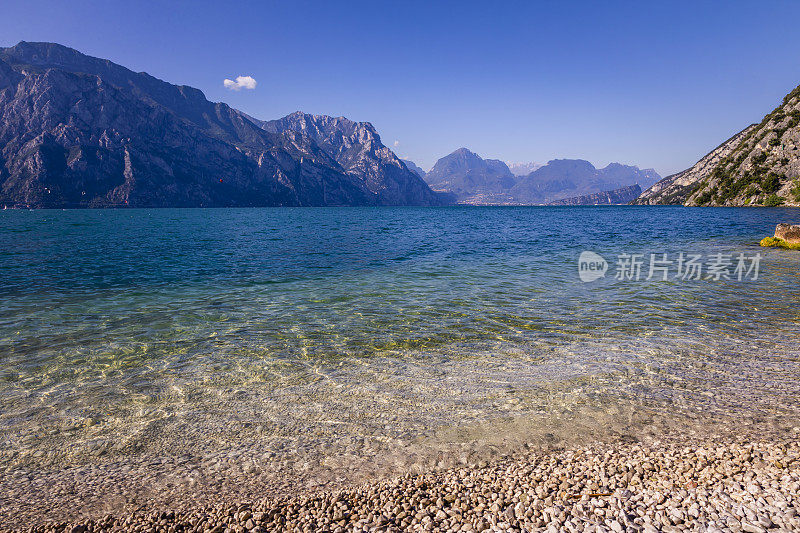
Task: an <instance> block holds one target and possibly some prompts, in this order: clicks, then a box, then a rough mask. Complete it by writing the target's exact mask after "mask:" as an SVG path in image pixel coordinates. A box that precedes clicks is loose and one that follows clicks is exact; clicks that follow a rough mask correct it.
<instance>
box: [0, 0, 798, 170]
mask: <svg viewBox="0 0 800 533" xmlns="http://www.w3.org/2000/svg"><path fill="white" fill-rule="evenodd" d="M2 13H3V16H2V18H0V46H10V45H13V44H16V43H17V42H18V41H20V40H27V41H54V42H59V43H61V44H65V45H68V46H71V47H73V48H77V49H78V50H80V51H82V52H85V53H88V54H90V55H95V56H99V57H104V58H108V59H111V60H112V61H115V62H117V63H120V64H122V65H125V66H127V67H129V68H131V69H133V70H136V71H146V72H149V73H150V74H152V75H154V76H157V77H159V78H162V79H164V80H167V81H170V82H173V83H179V84H186V85H191V86H194V87H198V88H200V89H202V90H203V91H204V92H205V94H206V96H207V97H208V98H209V99H211V100H215V101H224V102H227V103H228V104H230V105H232V106H234V107H237V108H239V109H242V110H243V111H245V112H247V113H250V114H251V115H254V116H256V117H258V118H263V119H269V118H277V117H279V116H283V115H285V114H288V113H290V112H292V111H295V110H298V109H300V110H303V111H307V112H311V113H317V114H329V115H337V116H338V115H344V116H346V117H348V118H351V119H354V120H364V121H370V122H372V123H373V124H374V125H375V127H376V128H377V129H378V131H379V132H380V134H381V136H382V139H383V141H384V143H385V144H387V145H389V146H392V147H393V149H394V150H395V151H396V152H397V153H398V154H399V155H401V156H403V157H408V158H410V159H412V160H414V161H416V162H417V163H419V164H420V165H421V166H422V167H424V168H426V169H427V168H428V167H430V166H431V165H432V164H433V163H434V162H435V161H436V159H438V158H439V157H441V156H443V155H445V154H447V153H449V152H451V151H452V150H454V149H456V148H459V147H461V146H466V147H468V148H470V149H472V150H473V151H475V152H477V153H479V154H480V155H482V156H484V157H494V158H498V159H503V160H506V161H539V162H545V161H547V160H549V159H553V158H559V157H570V158H583V159H588V160H590V161H592V162H593V163H595V164H597V165H604V164H606V163H608V162H609V161H619V162H623V163H631V164H637V165H639V166H641V167H654V168H656V170H658V171H659V172H660V173H661V174H662V175H666V174H668V173H671V172H675V171H679V170H682V169H684V168H686V167H688V166H690V165H691V164H693V163H694V162H695V161H696V160H697V159H698V158H700V157H701V156H702V155H704V154H705V153H706V152H708V151H709V150H711V149H712V148H714V147H715V146H717V145H718V144H719V143H721V142H722V141H723V140H725V139H726V138H727V137H729V136H730V135H732V134H733V133H735V132H737V131H739V130H740V129H742V128H743V127H745V126H746V125H747V124H749V123H751V122H756V121H759V120H760V119H761V118H762V116H763V115H765V114H766V113H768V112H769V111H771V110H772V109H773V108H774V107H775V106H776V105H778V103H779V102H780V100H781V98H782V97H783V96H784V95H785V94H786V93H787V92H789V91H790V90H791V89H793V88H794V87H795V86H797V85H798V84H800V32H799V31H797V21H798V20H800V2H790V1H775V2H771V1H765V2H755V1H754V2H735V1H729V2H697V1H694V2H658V3H656V2H430V1H428V2H414V1H402V2H375V1H370V2H356V1H352V2H280V3H271V2H253V3H222V2H202V1H200V2H197V1H196V2H167V3H166V5H164V4H163V3H160V2H137V3H135V5H134V3H133V2H114V1H106V2H83V3H77V2H38V1H31V0H26V1H16V0H5V1H4V2H3V6H2ZM237 76H251V77H252V78H254V79H255V80H256V81H257V86H256V88H255V89H252V90H250V89H242V90H239V91H233V90H230V89H227V88H225V87H224V86H223V80H224V79H226V78H228V79H235V78H236V77H237ZM395 141H397V145H396V147H395V146H394V145H395Z"/></svg>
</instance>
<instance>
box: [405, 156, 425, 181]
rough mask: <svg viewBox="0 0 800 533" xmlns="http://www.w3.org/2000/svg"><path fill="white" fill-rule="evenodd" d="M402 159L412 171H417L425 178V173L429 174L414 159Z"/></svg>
mask: <svg viewBox="0 0 800 533" xmlns="http://www.w3.org/2000/svg"><path fill="white" fill-rule="evenodd" d="M400 161H402V162H403V163H405V164H406V168H408V170H410V171H411V172H413V173H415V174H416V175H417V176H419V177H420V178H422V179H423V180H424V179H425V174H427V172H425V171H424V170H422V168H421V167H420V166H419V165H417V164H416V163H414V162H413V161H410V160H408V159H401V160H400Z"/></svg>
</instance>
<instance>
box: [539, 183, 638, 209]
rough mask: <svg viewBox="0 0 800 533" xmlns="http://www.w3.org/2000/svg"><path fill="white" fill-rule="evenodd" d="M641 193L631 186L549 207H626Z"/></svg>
mask: <svg viewBox="0 0 800 533" xmlns="http://www.w3.org/2000/svg"><path fill="white" fill-rule="evenodd" d="M641 193H642V188H641V187H640V186H639V185H630V186H628V187H622V188H620V189H614V190H613V191H603V192H598V193H594V194H587V195H585V196H574V197H572V198H565V199H563V200H556V201H555V202H550V203H549V204H547V205H624V204H629V203H630V202H632V201H633V200H635V199H636V198H638V197H639V195H640V194H641Z"/></svg>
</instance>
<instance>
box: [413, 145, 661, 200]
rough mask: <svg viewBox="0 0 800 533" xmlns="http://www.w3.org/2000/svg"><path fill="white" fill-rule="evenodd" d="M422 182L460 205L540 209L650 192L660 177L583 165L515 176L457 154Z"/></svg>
mask: <svg viewBox="0 0 800 533" xmlns="http://www.w3.org/2000/svg"><path fill="white" fill-rule="evenodd" d="M424 178H425V181H427V182H428V185H430V186H431V188H432V189H433V190H435V191H440V192H450V193H453V194H454V195H455V197H456V199H457V201H458V202H459V203H462V204H473V205H498V204H499V205H538V204H547V203H551V202H555V201H558V200H563V199H566V198H574V197H579V196H588V195H593V194H597V193H605V192H610V191H616V190H618V189H622V188H628V187H632V186H633V185H639V186H641V187H649V186H651V185H652V184H653V183H655V182H657V181H658V180H660V179H661V176H659V175H658V173H656V171H655V170H653V169H644V170H642V169H640V168H639V167H636V166H630V165H622V164H619V163H611V164H609V165H607V166H606V167H603V168H599V169H598V168H595V167H594V165H592V164H591V163H589V162H588V161H584V160H582V159H554V160H552V161H549V162H548V163H547V164H546V165H544V166H539V167H538V168H536V169H535V170H533V171H532V172H530V173H528V174H527V175H524V176H516V175H514V173H513V172H511V169H510V168H509V167H508V165H507V164H506V163H504V162H502V161H499V160H497V159H483V158H481V157H480V156H479V155H477V154H475V153H473V152H471V151H470V150H468V149H466V148H459V149H458V150H456V151H454V152H453V153H451V154H448V155H446V156H445V157H443V158H441V159H439V160H438V161H437V162H436V164H435V165H434V167H433V168H432V169H431V170H430V172H428V173H427V174H426V175H425V176H424ZM631 190H632V189H627V193H630V191H631ZM632 199H633V198H631V200H632ZM628 201H630V200H628Z"/></svg>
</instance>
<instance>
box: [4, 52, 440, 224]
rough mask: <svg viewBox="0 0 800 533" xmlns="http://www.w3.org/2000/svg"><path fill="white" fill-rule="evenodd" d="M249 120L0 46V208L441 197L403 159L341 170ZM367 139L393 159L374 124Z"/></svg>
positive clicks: (85, 65)
mask: <svg viewBox="0 0 800 533" xmlns="http://www.w3.org/2000/svg"><path fill="white" fill-rule="evenodd" d="M254 120H255V119H253V118H252V117H249V116H248V115H246V114H244V113H242V112H240V111H238V110H236V109H234V108H231V107H230V106H228V105H227V104H224V103H214V102H210V101H208V100H207V99H206V98H205V95H204V94H203V92H202V91H200V90H199V89H194V88H191V87H187V86H179V85H172V84H170V83H167V82H165V81H162V80H159V79H157V78H154V77H153V76H150V75H149V74H146V73H135V72H133V71H132V70H130V69H127V68H125V67H123V66H120V65H117V64H115V63H113V62H111V61H108V60H104V59H99V58H94V57H91V56H87V55H85V54H82V53H80V52H78V51H77V50H73V49H71V48H68V47H65V46H62V45H59V44H55V43H28V42H21V43H19V44H18V45H16V46H13V47H9V48H3V49H0V204H2V205H4V206H9V207H27V208H39V207H173V206H175V207H202V206H205V207H222V206H283V205H290V206H291V205H294V206H304V205H308V206H324V205H440V204H441V202H442V200H441V198H440V197H439V196H437V195H436V194H435V193H433V192H432V191H430V189H428V188H427V185H425V184H424V182H423V181H422V180H421V179H420V178H419V177H418V176H416V174H413V173H411V172H410V171H408V170H407V169H405V167H404V166H403V165H402V163H400V167H398V170H397V171H394V172H393V174H392V175H391V176H382V175H380V173H379V172H378V173H377V174H376V173H375V172H373V173H372V174H370V175H366V174H359V172H358V167H357V165H356V167H354V168H350V169H345V168H344V167H343V166H342V164H340V162H338V161H336V159H335V158H334V157H332V156H331V155H330V154H329V151H326V150H325V149H323V148H322V147H320V146H319V145H318V144H317V142H316V141H315V140H314V138H313V137H312V136H311V135H309V134H308V132H303V131H293V130H291V131H290V130H286V131H282V132H280V133H277V132H270V131H267V130H265V129H263V128H262V127H260V125H259V124H257V123H256V122H254ZM355 142H356V144H357V142H358V140H357V139H356V140H355ZM369 142H370V143H371V146H372V148H373V149H374V150H377V151H381V150H383V152H382V153H384V155H385V157H386V158H387V159H392V157H391V156H393V154H391V155H390V152H391V151H390V150H388V149H386V148H385V147H383V146H382V145H380V146H379V143H380V138H379V137H378V136H377V132H375V135H374V136H373V138H371V139H370V141H369ZM354 148H355V149H358V148H357V147H354ZM394 157H395V158H396V156H394ZM383 178H386V179H385V180H384V179H383ZM406 193H408V196H405V194H406Z"/></svg>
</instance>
